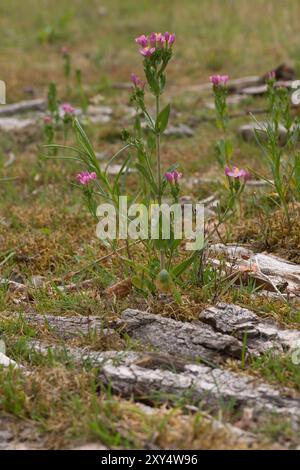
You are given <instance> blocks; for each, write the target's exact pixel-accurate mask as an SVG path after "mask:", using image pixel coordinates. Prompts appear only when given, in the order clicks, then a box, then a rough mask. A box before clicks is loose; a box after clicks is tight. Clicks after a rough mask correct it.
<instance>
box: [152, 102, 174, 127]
mask: <svg viewBox="0 0 300 470" xmlns="http://www.w3.org/2000/svg"><path fill="white" fill-rule="evenodd" d="M170 110H171V106H170V104H167V106H166V107H165V108H164V109H163V110H162V111H161V112H160V113H159V115H158V116H157V119H156V123H155V130H156V132H159V133H160V134H162V133H163V132H164V131H165V130H166V128H167V125H168V122H169V116H170Z"/></svg>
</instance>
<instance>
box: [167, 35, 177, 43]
mask: <svg viewBox="0 0 300 470" xmlns="http://www.w3.org/2000/svg"><path fill="white" fill-rule="evenodd" d="M167 34H169V33H167ZM175 39H176V36H175V34H174V33H172V34H170V35H169V38H168V44H169V46H172V45H173V44H174V42H175Z"/></svg>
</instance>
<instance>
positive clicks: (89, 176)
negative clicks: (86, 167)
mask: <svg viewBox="0 0 300 470" xmlns="http://www.w3.org/2000/svg"><path fill="white" fill-rule="evenodd" d="M96 178H97V175H96V173H95V172H94V171H93V172H92V173H89V172H88V171H83V172H82V173H78V175H76V179H77V181H78V182H79V183H80V184H83V185H84V186H87V185H88V184H89V183H90V182H91V181H93V180H95V179H96Z"/></svg>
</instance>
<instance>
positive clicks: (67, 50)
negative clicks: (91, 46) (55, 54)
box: [60, 46, 70, 56]
mask: <svg viewBox="0 0 300 470" xmlns="http://www.w3.org/2000/svg"><path fill="white" fill-rule="evenodd" d="M60 52H61V53H62V55H65V56H66V55H69V54H70V51H69V49H68V48H67V46H63V47H62V48H61V50H60Z"/></svg>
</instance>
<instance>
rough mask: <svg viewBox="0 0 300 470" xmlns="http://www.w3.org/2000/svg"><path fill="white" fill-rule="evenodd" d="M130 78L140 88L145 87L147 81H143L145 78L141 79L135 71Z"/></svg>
mask: <svg viewBox="0 0 300 470" xmlns="http://www.w3.org/2000/svg"><path fill="white" fill-rule="evenodd" d="M130 78H131V81H132V83H133V84H134V86H135V87H137V88H140V89H141V90H143V89H144V87H145V82H143V80H140V79H139V78H138V76H137V75H136V74H135V73H132V74H131V77H130Z"/></svg>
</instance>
